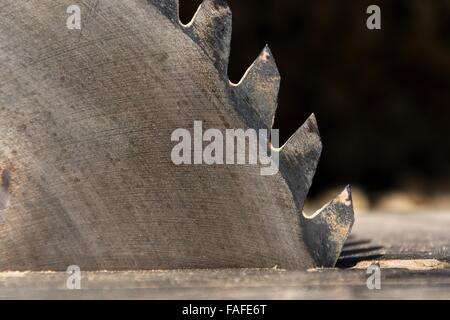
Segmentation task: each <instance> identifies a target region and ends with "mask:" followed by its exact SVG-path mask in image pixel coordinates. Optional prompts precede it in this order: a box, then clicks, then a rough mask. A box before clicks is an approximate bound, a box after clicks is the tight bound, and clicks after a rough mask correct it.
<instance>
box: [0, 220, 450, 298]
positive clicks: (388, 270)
mask: <svg viewBox="0 0 450 320" xmlns="http://www.w3.org/2000/svg"><path fill="white" fill-rule="evenodd" d="M449 231H450V213H444V212H442V213H431V212H421V213H417V214H379V213H378V214H375V213H374V214H370V215H364V216H358V217H357V219H356V224H355V228H354V232H353V236H352V237H351V238H350V239H349V241H348V244H347V245H346V247H345V249H344V252H343V255H342V256H341V258H340V261H339V263H340V266H341V268H335V269H322V270H308V271H284V270H279V269H227V270H174V271H142V272H87V273H84V272H82V280H81V288H82V289H81V290H67V289H66V279H67V274H65V273H23V272H9V273H1V274H0V298H46V299H48V298H50V299H72V298H73V299H93V298H99V299H105V298H107V299H403V298H409V299H450V267H449V264H448V263H449V262H450V232H449ZM374 261H379V262H380V265H381V267H382V269H381V285H382V288H381V290H369V289H368V288H367V285H366V281H367V277H368V275H367V274H366V265H367V264H370V262H374ZM344 266H345V268H344Z"/></svg>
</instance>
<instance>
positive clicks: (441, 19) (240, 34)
mask: <svg viewBox="0 0 450 320" xmlns="http://www.w3.org/2000/svg"><path fill="white" fill-rule="evenodd" d="M228 2H229V4H230V6H231V9H232V11H233V40H232V49H231V60H230V71H229V77H230V79H231V80H232V81H233V82H238V81H239V80H240V78H241V77H242V75H243V74H244V72H245V70H246V69H247V68H248V66H250V64H251V63H252V62H253V61H254V59H255V58H256V57H257V56H258V54H259V52H260V51H261V50H262V48H263V47H264V45H265V44H266V43H268V44H269V45H270V48H271V49H272V52H273V54H274V56H275V59H276V61H277V64H278V67H279V70H280V73H281V75H282V83H281V92H280V97H279V107H278V112H277V115H276V120H275V127H276V128H279V129H280V131H281V140H282V141H281V143H282V142H284V141H285V140H287V138H288V137H289V136H290V135H291V134H292V133H294V132H295V130H296V129H297V128H298V127H299V126H300V125H301V124H302V123H303V122H304V121H305V120H306V118H307V117H308V116H309V115H310V114H311V113H312V112H314V113H315V114H316V116H317V118H318V122H319V128H320V131H321V135H322V140H323V144H324V151H323V154H322V159H321V162H320V165H319V169H318V172H317V174H316V177H315V180H314V186H313V188H312V190H311V195H312V196H313V197H314V196H316V197H317V196H318V195H319V193H320V192H321V191H322V190H329V189H333V188H335V187H336V186H342V185H344V184H347V183H352V184H353V185H354V186H356V187H357V188H359V189H360V190H362V191H363V192H364V194H365V195H367V201H368V202H369V203H373V202H375V201H377V199H378V197H379V196H380V194H385V193H389V192H392V191H395V190H402V191H404V192H406V193H407V194H413V193H414V194H416V193H418V194H421V195H422V196H423V197H426V196H431V195H433V194H436V193H439V194H440V193H445V194H446V192H447V191H448V190H449V186H450V141H449V140H450V0H386V1H365V0H278V1H274V0H272V1H269V0H229V1H228ZM200 3H201V0H196V1H194V0H180V6H181V8H180V10H181V13H180V15H181V20H182V22H184V23H187V22H189V21H190V19H191V18H192V16H193V14H194V13H195V11H196V9H197V7H198V5H199V4H200ZM372 4H376V5H378V6H380V7H381V17H382V29H381V30H368V29H367V27H366V20H367V18H368V16H369V15H368V14H366V9H367V7H368V6H369V5H372Z"/></svg>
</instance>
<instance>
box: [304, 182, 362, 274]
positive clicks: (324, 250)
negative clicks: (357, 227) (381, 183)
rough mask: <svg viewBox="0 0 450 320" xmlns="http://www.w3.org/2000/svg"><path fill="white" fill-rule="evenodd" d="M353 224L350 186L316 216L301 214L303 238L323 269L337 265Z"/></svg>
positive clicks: (315, 214)
mask: <svg viewBox="0 0 450 320" xmlns="http://www.w3.org/2000/svg"><path fill="white" fill-rule="evenodd" d="M354 222H355V218H354V213H353V200H352V193H351V188H350V186H347V187H346V188H345V190H344V191H343V192H342V193H341V194H339V195H338V196H337V197H336V198H335V199H334V200H333V201H331V202H329V203H328V204H327V205H325V206H324V207H323V208H322V209H320V210H318V211H317V212H316V213H314V214H313V215H311V216H306V215H305V214H303V215H302V228H303V239H304V241H305V243H306V245H307V247H308V250H309V251H310V253H311V255H312V256H313V258H314V260H315V261H316V263H317V264H318V265H319V266H320V267H326V268H330V267H334V266H335V265H336V262H337V260H338V258H339V255H340V253H341V251H342V248H343V246H344V244H345V241H347V238H348V236H349V235H350V232H351V230H352V227H353V224H354Z"/></svg>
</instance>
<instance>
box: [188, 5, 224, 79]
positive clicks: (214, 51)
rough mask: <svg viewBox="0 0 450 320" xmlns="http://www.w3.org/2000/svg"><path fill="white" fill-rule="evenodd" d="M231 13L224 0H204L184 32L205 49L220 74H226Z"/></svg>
mask: <svg viewBox="0 0 450 320" xmlns="http://www.w3.org/2000/svg"><path fill="white" fill-rule="evenodd" d="M231 24H232V14H231V10H230V7H229V6H228V3H227V1H226V0H204V1H203V2H202V4H201V5H200V6H199V8H198V10H197V12H196V13H195V15H194V17H193V18H192V21H191V22H189V23H188V24H187V25H186V26H185V27H186V28H187V29H186V33H187V34H188V35H189V36H190V37H191V38H192V39H193V40H194V41H195V42H196V43H197V44H198V45H199V46H200V47H201V48H202V49H203V50H204V51H205V53H206V54H207V55H208V57H209V58H210V59H211V60H212V61H213V62H214V65H215V67H216V68H217V70H219V71H220V72H221V74H222V76H227V73H228V60H229V57H230V43H231V29H232V25H231Z"/></svg>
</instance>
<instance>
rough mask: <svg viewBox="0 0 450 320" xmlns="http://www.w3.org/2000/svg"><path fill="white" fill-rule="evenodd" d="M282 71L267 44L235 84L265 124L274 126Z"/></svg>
mask: <svg viewBox="0 0 450 320" xmlns="http://www.w3.org/2000/svg"><path fill="white" fill-rule="evenodd" d="M280 81H281V77H280V73H279V72H278V68H277V65H276V63H275V59H274V58H273V55H272V52H271V51H270V49H269V47H268V46H266V47H265V48H264V49H263V51H262V52H261V54H260V55H259V56H258V58H257V59H256V60H255V62H253V64H252V65H251V66H250V68H248V70H247V71H246V73H245V75H244V76H243V78H242V80H241V81H240V82H239V83H238V84H237V85H235V86H236V90H238V91H240V93H241V96H242V97H244V99H245V100H246V101H247V103H248V105H249V107H251V108H253V109H254V110H255V111H256V112H257V114H258V115H259V117H260V118H261V120H262V122H263V124H264V125H265V126H266V127H267V128H268V129H270V128H272V125H273V121H274V117H275V112H276V110H277V105H278V92H279V90H280Z"/></svg>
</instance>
